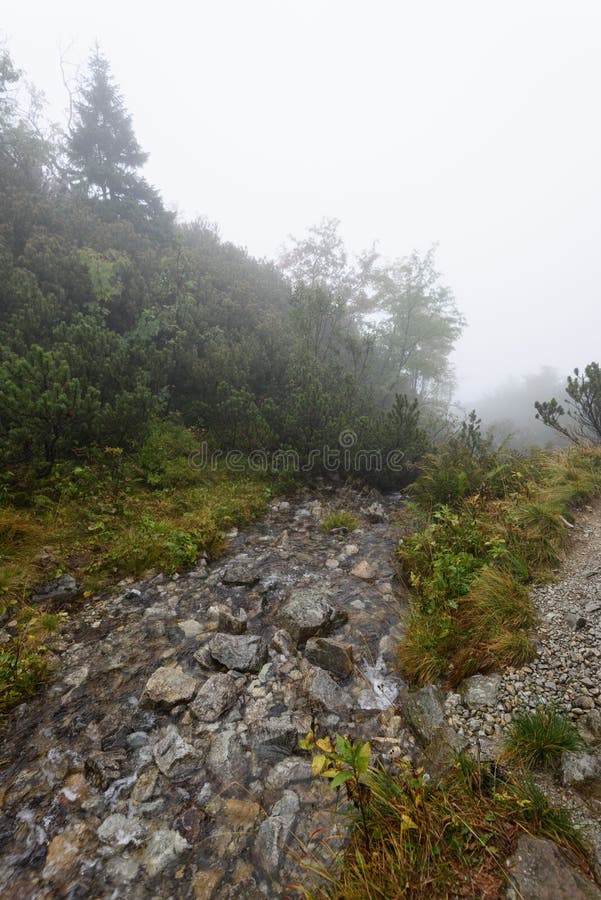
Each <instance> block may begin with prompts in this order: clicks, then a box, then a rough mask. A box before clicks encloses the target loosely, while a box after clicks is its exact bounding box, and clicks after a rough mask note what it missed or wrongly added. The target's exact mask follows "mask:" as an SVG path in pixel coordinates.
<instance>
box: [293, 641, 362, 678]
mask: <svg viewBox="0 0 601 900" xmlns="http://www.w3.org/2000/svg"><path fill="white" fill-rule="evenodd" d="M305 657H306V658H307V659H308V660H309V662H310V663H313V664H314V665H316V666H319V667H320V668H321V669H326V670H327V671H328V672H332V673H333V674H334V675H338V676H339V677H340V678H345V677H346V676H347V675H350V674H351V672H352V671H353V648H352V647H350V646H345V645H344V644H340V643H338V642H337V641H333V640H331V639H330V638H323V637H317V638H309V640H308V641H307V643H306V645H305Z"/></svg>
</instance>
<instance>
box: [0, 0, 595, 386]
mask: <svg viewBox="0 0 601 900" xmlns="http://www.w3.org/2000/svg"><path fill="white" fill-rule="evenodd" d="M0 28H1V29H2V31H3V33H4V35H5V36H6V38H7V39H8V47H9V49H10V51H11V53H12V55H13V58H14V61H15V63H16V64H17V65H18V66H20V67H21V68H23V69H25V70H26V72H27V74H28V76H29V78H30V79H31V80H32V81H33V82H34V83H35V84H36V85H37V86H38V87H40V88H42V89H43V90H44V92H45V93H46V96H47V98H48V100H49V103H50V109H51V113H52V115H53V117H54V118H56V119H61V118H62V112H63V110H64V109H65V107H66V93H65V90H64V88H63V85H62V81H61V74H60V66H59V60H60V57H61V52H62V54H63V56H64V57H65V58H66V60H67V61H68V63H69V64H70V65H69V66H68V70H69V71H70V72H71V73H74V72H75V69H76V66H77V64H79V63H81V62H82V61H85V59H86V57H87V54H88V50H89V48H90V46H91V44H92V43H93V41H94V40H95V39H96V38H97V39H98V41H99V43H100V46H101V49H102V50H103V52H104V53H105V54H106V55H107V56H108V58H109V60H110V62H111V66H112V70H113V74H114V76H115V79H116V81H117V83H118V85H119V86H120V89H121V91H122V93H123V94H124V97H125V101H126V105H127V108H128V109H129V111H130V112H131V114H132V116H133V120H134V127H135V130H136V134H137V136H138V138H139V140H140V143H141V144H142V146H143V147H144V149H145V150H147V151H149V152H150V154H151V157H150V161H149V163H148V165H147V167H146V175H147V177H148V178H149V180H150V181H151V182H152V183H154V184H155V185H156V186H157V187H158V188H159V189H160V190H161V191H162V194H163V197H164V199H165V202H166V203H167V204H168V205H169V206H171V207H173V208H177V209H178V211H179V212H180V214H181V215H183V216H186V217H192V216H196V215H204V216H206V217H207V218H209V219H210V220H211V221H215V222H217V223H218V224H219V226H220V229H221V233H222V235H223V236H224V237H225V238H228V239H230V240H232V241H234V242H235V243H238V244H242V245H244V246H246V247H247V248H248V249H249V251H250V252H251V253H252V254H254V255H258V256H269V257H273V256H274V255H275V254H276V252H277V250H278V248H279V246H280V245H281V243H282V241H283V240H284V239H285V238H286V236H287V235H288V234H289V233H293V234H296V235H299V234H301V233H302V232H303V231H304V229H305V228H306V227H307V226H309V225H311V224H313V223H314V222H316V221H317V220H319V219H320V218H321V217H322V216H324V215H327V216H336V217H338V218H340V219H341V220H342V232H343V235H344V237H345V239H346V241H347V243H348V246H349V247H350V248H352V249H354V250H360V249H362V248H363V247H365V246H367V245H369V244H371V242H372V241H373V240H375V239H377V240H378V241H379V248H380V250H381V251H382V253H383V254H384V255H386V256H403V255H405V254H406V253H408V252H410V251H411V250H412V249H414V248H415V249H417V250H420V251H424V250H426V249H427V248H428V247H429V246H430V245H431V244H432V243H435V242H437V243H438V244H439V251H438V255H437V259H438V266H439V268H440V270H441V271H442V272H443V273H444V276H445V280H446V282H447V283H448V284H449V285H450V286H451V287H452V289H453V290H454V292H455V294H456V297H457V301H458V304H459V306H460V308H461V310H462V312H463V313H464V315H465V316H466V318H467V319H468V322H469V328H468V329H467V330H466V333H465V336H464V337H463V338H462V340H461V342H460V344H459V346H458V348H457V352H456V354H455V364H456V370H457V376H458V379H459V389H458V396H459V397H460V398H462V399H465V400H469V399H472V398H475V397H477V396H479V394H480V393H482V392H483V391H484V390H487V389H489V388H490V387H492V386H493V385H495V384H496V383H498V382H502V381H504V380H505V379H506V376H507V375H508V374H509V373H514V374H521V373H525V372H530V371H533V370H536V369H538V367H539V366H541V365H543V364H548V365H551V366H556V367H557V368H558V369H559V370H560V371H561V372H562V373H567V372H569V371H571V369H572V368H573V367H574V366H576V365H579V366H583V365H584V364H586V363H587V362H590V361H591V360H600V358H601V347H600V346H599V342H600V340H601V336H600V330H601V329H600V327H599V326H600V324H601V302H600V301H601V252H600V246H599V238H600V227H599V220H600V217H601V206H600V199H601V192H600V188H601V3H600V2H598V0H591V2H583V0H571V2H568V0H566V2H554V0H519V2H515V0H496V2H488V0H369V2H367V0H321V2H318V0H298V2H296V0H295V2H293V0H279V2H276V0H210V2H209V0H196V2H182V0H171V2H166V0H162V2H150V0H146V2H138V0H121V2H118V3H117V2H115V0H102V2H98V3H90V2H84V0H78V2H75V0H52V2H48V0H39V2H33V0H19V2H16V0H3V3H2V15H1V19H0Z"/></svg>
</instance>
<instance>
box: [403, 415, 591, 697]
mask: <svg viewBox="0 0 601 900" xmlns="http://www.w3.org/2000/svg"><path fill="white" fill-rule="evenodd" d="M600 485H601V453H600V452H599V451H598V450H597V449H592V448H585V447H579V448H571V449H570V450H558V451H551V452H549V451H547V452H542V451H532V452H531V453H530V454H528V455H519V454H516V453H509V452H506V451H505V450H504V449H503V448H501V449H500V450H497V451H494V450H493V449H492V448H491V447H490V445H489V443H488V442H487V441H486V440H485V439H483V438H482V437H481V435H480V434H479V429H478V423H477V421H476V420H474V419H472V421H471V422H470V423H468V424H467V425H466V426H465V428H464V431H463V433H462V435H461V436H460V438H458V439H457V440H455V441H454V442H451V443H450V444H449V445H447V446H446V447H444V448H443V449H442V450H441V451H440V452H439V453H438V454H436V455H431V456H428V457H426V459H425V462H424V465H423V471H422V474H421V475H420V477H419V478H418V479H417V481H416V483H415V485H414V486H413V487H412V489H411V490H412V493H413V496H414V498H415V504H416V505H415V509H414V512H415V518H416V522H417V530H416V531H415V533H414V534H412V535H411V536H410V537H409V538H407V539H406V540H405V542H404V543H403V544H402V545H401V548H400V550H399V561H400V565H401V571H402V575H403V577H404V579H405V580H406V582H407V584H408V585H409V587H410V588H411V590H412V592H413V597H414V599H413V603H412V606H411V612H410V617H409V623H408V627H407V631H406V636H405V639H404V641H403V644H402V646H401V649H400V663H401V667H402V670H403V672H404V673H405V674H406V675H407V676H408V677H409V678H410V679H411V680H412V681H414V682H416V683H418V684H424V683H426V682H428V681H432V680H433V679H436V678H443V679H446V680H447V681H448V682H449V683H450V684H452V685H456V684H458V683H459V682H460V681H461V680H462V679H463V678H465V677H466V676H468V675H472V674H474V673H475V672H479V671H486V670H488V669H492V668H494V667H496V666H504V665H515V666H520V665H523V664H525V663H526V662H527V661H528V660H529V659H531V658H532V657H533V655H534V647H533V644H532V642H531V640H530V637H529V631H530V629H531V628H532V626H533V624H534V610H533V608H532V606H531V604H530V601H529V598H528V592H527V589H526V585H528V584H529V583H531V582H536V581H541V580H543V579H545V578H548V577H549V576H550V574H551V572H552V570H553V567H554V566H556V565H557V563H558V562H559V560H560V558H561V553H562V550H563V549H564V548H565V546H566V543H567V541H568V539H569V535H570V530H571V527H570V526H571V521H570V520H571V518H572V513H573V509H574V507H575V505H577V504H578V503H579V502H582V501H584V500H586V499H588V498H590V497H592V496H593V495H594V494H595V493H596V492H597V491H598V490H599V487H600Z"/></svg>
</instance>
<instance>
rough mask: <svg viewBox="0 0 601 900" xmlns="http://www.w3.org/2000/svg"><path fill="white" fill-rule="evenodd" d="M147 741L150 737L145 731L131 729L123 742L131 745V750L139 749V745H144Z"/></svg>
mask: <svg viewBox="0 0 601 900" xmlns="http://www.w3.org/2000/svg"><path fill="white" fill-rule="evenodd" d="M149 742H150V738H149V737H148V735H147V734H146V732H145V731H132V732H131V733H130V734H128V735H127V737H126V739H125V743H126V744H127V746H128V747H131V749H132V750H139V749H140V747H146V745H147V744H148V743H149Z"/></svg>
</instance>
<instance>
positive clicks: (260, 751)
mask: <svg viewBox="0 0 601 900" xmlns="http://www.w3.org/2000/svg"><path fill="white" fill-rule="evenodd" d="M252 748H253V750H254V752H255V755H256V757H257V759H270V760H277V759H281V758H282V757H283V756H289V755H290V754H291V753H294V752H295V750H297V749H298V731H297V730H296V728H295V726H294V725H293V724H292V722H291V721H290V716H287V715H285V716H278V717H274V718H269V719H267V720H265V721H264V722H256V723H255V724H254V726H253V728H252Z"/></svg>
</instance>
